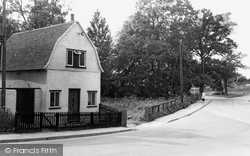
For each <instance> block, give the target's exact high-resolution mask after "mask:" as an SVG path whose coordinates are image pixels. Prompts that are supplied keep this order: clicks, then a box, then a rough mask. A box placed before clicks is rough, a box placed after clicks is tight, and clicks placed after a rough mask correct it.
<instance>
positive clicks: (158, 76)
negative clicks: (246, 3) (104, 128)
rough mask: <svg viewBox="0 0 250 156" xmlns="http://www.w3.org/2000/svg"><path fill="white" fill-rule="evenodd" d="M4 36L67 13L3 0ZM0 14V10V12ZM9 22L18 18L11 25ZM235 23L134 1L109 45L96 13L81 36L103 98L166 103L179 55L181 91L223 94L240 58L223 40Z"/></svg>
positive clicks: (50, 4)
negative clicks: (95, 57) (94, 62)
mask: <svg viewBox="0 0 250 156" xmlns="http://www.w3.org/2000/svg"><path fill="white" fill-rule="evenodd" d="M8 3H9V4H10V6H11V7H10V8H9V9H8V12H7V14H8V16H7V36H10V35H11V34H12V33H14V32H20V31H25V30H32V29H36V28H41V27H46V26H50V25H54V24H58V23H64V22H65V21H66V20H65V17H66V16H67V14H68V11H69V10H70V8H69V7H66V5H65V3H64V1H62V0H31V1H29V3H27V4H26V3H23V1H22V0H9V1H8ZM0 9H1V11H2V7H1V6H0ZM14 16H18V17H19V18H18V19H16V18H14ZM234 26H236V23H234V22H232V21H231V20H230V13H225V14H218V15H214V14H213V13H212V12H211V11H210V10H208V9H201V10H195V9H194V8H193V7H192V5H191V4H190V2H189V1H188V0H138V2H137V6H136V12H135V13H134V14H133V15H131V16H130V17H129V18H128V19H127V21H126V22H125V23H124V25H123V28H122V29H121V31H120V32H119V33H118V34H117V39H116V40H115V41H113V38H112V37H111V32H110V29H109V26H108V24H107V22H106V19H105V18H104V17H102V16H101V14H100V12H99V11H98V10H97V11H96V12H95V13H94V15H93V19H92V21H90V26H89V27H88V28H87V34H88V36H89V37H90V38H91V40H92V41H93V43H94V45H95V46H96V47H97V50H98V54H99V57H100V62H101V65H102V67H103V69H104V73H102V77H101V93H102V96H104V97H124V96H138V97H143V98H157V97H166V98H168V97H170V96H175V95H178V94H179V92H180V83H179V79H180V77H179V73H180V70H179V69H180V66H179V60H180V51H182V53H183V55H182V56H181V57H183V65H184V67H183V73H184V90H185V92H186V93H188V91H189V89H190V88H191V87H192V86H195V87H200V92H203V90H204V86H205V85H207V86H210V87H211V88H213V89H216V90H222V89H223V88H224V91H225V92H227V86H228V84H229V83H230V82H233V81H236V80H237V78H238V77H240V74H239V73H238V72H237V68H247V67H246V66H244V65H243V64H242V63H241V59H242V58H243V57H245V55H244V54H243V53H242V52H238V51H236V50H237V43H236V42H235V41H233V40H232V39H231V38H230V37H229V36H230V34H231V33H232V31H233V27H234Z"/></svg>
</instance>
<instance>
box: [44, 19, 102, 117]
mask: <svg viewBox="0 0 250 156" xmlns="http://www.w3.org/2000/svg"><path fill="white" fill-rule="evenodd" d="M81 32H82V28H81V27H80V26H79V24H75V25H74V26H73V28H72V29H70V30H69V31H68V32H67V33H66V34H65V35H64V37H63V38H62V39H61V40H60V41H59V42H58V43H57V45H56V47H55V48H54V52H53V55H52V57H51V60H50V63H49V66H48V87H47V98H46V101H47V102H46V103H47V107H49V101H50V99H49V94H50V92H49V91H50V90H60V91H61V92H60V106H61V109H58V110H56V111H62V112H65V111H68V96H69V89H80V111H81V112H94V111H98V109H99V108H98V104H99V103H100V86H101V84H100V81H101V77H100V76H101V68H100V66H99V64H98V63H99V60H98V57H97V55H96V53H95V49H94V47H93V45H92V44H91V43H90V41H89V40H88V38H87V37H86V36H85V35H84V34H83V33H81ZM67 48H70V49H76V50H84V51H86V69H85V68H72V67H66V64H67V55H66V54H67ZM88 91H97V107H94V108H87V104H88ZM48 111H55V110H48Z"/></svg>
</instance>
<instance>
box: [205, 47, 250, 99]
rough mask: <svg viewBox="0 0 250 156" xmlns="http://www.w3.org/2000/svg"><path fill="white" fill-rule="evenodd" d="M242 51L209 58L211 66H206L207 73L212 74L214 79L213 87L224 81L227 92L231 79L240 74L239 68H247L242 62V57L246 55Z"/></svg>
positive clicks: (226, 91)
mask: <svg viewBox="0 0 250 156" xmlns="http://www.w3.org/2000/svg"><path fill="white" fill-rule="evenodd" d="M245 56H246V55H244V54H243V53H241V52H232V51H231V52H229V53H226V54H225V55H223V57H222V59H208V60H207V62H208V64H209V66H207V67H206V69H207V73H209V75H211V78H212V79H213V81H214V84H213V86H211V87H212V88H216V87H217V86H218V84H220V82H222V81H223V86H221V87H222V88H224V91H225V93H226V94H227V93H228V90H227V86H228V80H229V79H232V78H234V79H236V77H237V76H238V73H237V69H238V68H247V67H246V66H245V65H243V64H242V63H241V59H242V58H243V57H245Z"/></svg>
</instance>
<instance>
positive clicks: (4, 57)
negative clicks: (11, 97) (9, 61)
mask: <svg viewBox="0 0 250 156" xmlns="http://www.w3.org/2000/svg"><path fill="white" fill-rule="evenodd" d="M2 16H3V17H2V32H3V36H1V42H2V43H1V47H2V48H1V49H2V98H1V102H2V109H3V110H4V111H5V106H6V30H5V25H6V0H3V15H2Z"/></svg>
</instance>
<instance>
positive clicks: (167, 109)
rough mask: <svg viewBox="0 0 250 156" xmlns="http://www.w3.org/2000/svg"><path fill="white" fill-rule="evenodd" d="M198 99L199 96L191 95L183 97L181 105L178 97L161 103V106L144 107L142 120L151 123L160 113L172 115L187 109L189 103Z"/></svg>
mask: <svg viewBox="0 0 250 156" xmlns="http://www.w3.org/2000/svg"><path fill="white" fill-rule="evenodd" d="M198 99H200V96H199V95H192V96H189V97H185V98H184V102H183V103H181V100H180V98H179V97H178V98H175V99H172V100H169V101H167V102H165V103H161V104H158V105H154V106H150V107H145V112H144V119H145V120H146V121H151V120H154V119H156V118H157V117H158V116H159V114H160V113H165V114H171V113H174V112H176V111H178V110H180V109H183V108H186V107H188V106H189V105H190V104H191V103H193V102H194V101H196V100H198Z"/></svg>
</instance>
